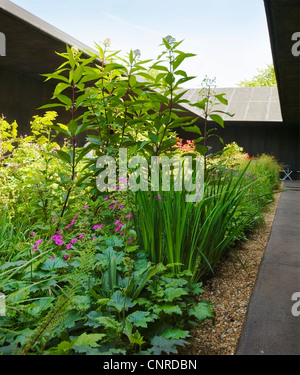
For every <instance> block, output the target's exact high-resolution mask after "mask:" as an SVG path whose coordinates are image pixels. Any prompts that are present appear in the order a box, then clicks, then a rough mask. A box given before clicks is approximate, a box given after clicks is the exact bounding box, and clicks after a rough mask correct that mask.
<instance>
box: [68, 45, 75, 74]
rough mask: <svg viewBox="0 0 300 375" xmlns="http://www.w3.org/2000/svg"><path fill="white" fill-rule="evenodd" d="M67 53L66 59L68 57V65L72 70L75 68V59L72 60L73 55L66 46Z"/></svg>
mask: <svg viewBox="0 0 300 375" xmlns="http://www.w3.org/2000/svg"><path fill="white" fill-rule="evenodd" d="M67 52H68V57H69V63H70V65H71V67H72V69H74V68H75V59H74V55H73V51H72V50H71V48H70V47H69V46H68V45H67Z"/></svg>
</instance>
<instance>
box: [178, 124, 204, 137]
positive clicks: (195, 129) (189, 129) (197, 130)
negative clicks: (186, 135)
mask: <svg viewBox="0 0 300 375" xmlns="http://www.w3.org/2000/svg"><path fill="white" fill-rule="evenodd" d="M182 128H183V129H184V130H185V131H187V132H192V133H197V134H200V135H201V130H200V128H199V127H198V126H197V125H194V126H183V127H182Z"/></svg>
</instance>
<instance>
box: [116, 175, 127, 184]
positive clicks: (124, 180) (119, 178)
mask: <svg viewBox="0 0 300 375" xmlns="http://www.w3.org/2000/svg"><path fill="white" fill-rule="evenodd" d="M118 180H119V181H121V182H123V184H127V181H128V180H127V178H124V177H118Z"/></svg>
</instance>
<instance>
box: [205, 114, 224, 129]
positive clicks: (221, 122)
mask: <svg viewBox="0 0 300 375" xmlns="http://www.w3.org/2000/svg"><path fill="white" fill-rule="evenodd" d="M209 117H210V119H211V120H212V121H214V122H216V123H217V124H219V125H220V126H222V128H224V120H223V119H222V117H221V116H219V115H209Z"/></svg>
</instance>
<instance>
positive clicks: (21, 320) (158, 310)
mask: <svg viewBox="0 0 300 375" xmlns="http://www.w3.org/2000/svg"><path fill="white" fill-rule="evenodd" d="M111 240H112V237H110V236H108V237H102V238H100V239H99V241H98V244H97V245H96V246H95V242H94V241H93V240H86V241H85V242H84V243H82V246H80V249H81V250H80V251H77V250H76V249H75V247H74V249H73V250H72V249H71V250H70V251H69V257H68V260H67V261H66V259H64V258H63V257H62V256H61V255H60V256H59V257H56V258H55V259H49V250H46V249H44V251H42V250H41V253H40V254H39V255H36V256H34V257H33V258H30V257H29V260H27V261H26V260H25V259H24V256H23V257H22V258H23V259H24V260H22V261H14V262H10V263H6V264H4V265H2V268H1V274H0V287H1V288H2V290H3V292H4V293H6V294H7V311H8V313H7V316H6V317H4V318H3V319H1V322H0V340H1V344H2V345H1V346H2V348H1V349H0V351H1V353H5V354H16V353H18V354H23V355H24V354H52V355H53V354H56V355H57V354H59V355H62V354H64V355H67V354H117V353H119V354H120V353H122V354H134V353H136V354H152V353H155V354H161V353H171V352H172V353H176V352H177V347H178V346H179V345H183V344H184V343H186V339H187V338H188V337H189V331H188V330H186V329H184V328H186V327H189V326H190V327H193V326H194V325H195V324H198V323H200V322H201V321H203V320H205V319H214V313H213V311H212V307H211V306H210V304H209V303H208V302H206V301H200V302H199V301H197V300H196V299H195V296H196V293H197V295H198V294H199V293H201V292H202V289H201V284H194V285H190V284H188V283H187V281H186V280H185V278H186V275H185V274H182V275H174V274H173V273H172V272H171V271H170V268H169V267H163V266H162V265H161V264H157V265H151V263H149V262H148V261H147V259H146V257H145V253H144V252H141V251H136V250H133V251H130V247H128V246H125V247H124V245H122V246H121V247H114V248H112V247H111V246H109V247H107V246H108V245H109V244H110V243H111ZM121 249H123V250H121ZM78 250H79V248H78ZM128 251H130V255H131V256H130V257H129V256H128ZM50 253H51V251H50ZM27 258H28V257H27ZM112 258H115V260H116V261H115V262H112V261H111V259H112ZM49 260H51V261H55V262H53V263H51V264H50V262H49ZM28 272H29V274H28ZM107 272H109V273H110V275H112V274H113V275H115V276H114V277H113V285H112V286H111V287H110V288H108V285H107V284H106V280H107V278H106V277H105V275H106V274H107ZM30 274H31V277H29V275H30ZM101 275H102V277H101ZM50 281H51V282H52V283H50ZM20 312H22V313H21V314H20Z"/></svg>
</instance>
